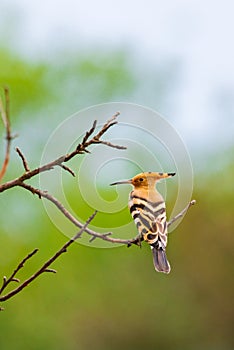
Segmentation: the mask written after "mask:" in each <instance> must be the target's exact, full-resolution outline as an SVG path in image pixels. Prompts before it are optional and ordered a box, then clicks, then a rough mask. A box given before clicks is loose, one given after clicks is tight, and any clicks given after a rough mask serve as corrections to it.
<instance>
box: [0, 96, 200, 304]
mask: <svg viewBox="0 0 234 350" xmlns="http://www.w3.org/2000/svg"><path fill="white" fill-rule="evenodd" d="M5 99H6V108H5V109H4V107H3V104H2V101H1V100H0V112H1V114H2V119H3V122H4V125H5V126H6V133H7V137H6V138H7V141H8V143H7V151H6V157H5V159H7V156H8V159H7V161H6V165H5V169H4V170H3V175H4V174H5V171H6V168H7V164H8V162H9V150H8V147H9V148H10V141H11V139H12V136H11V131H10V123H9V105H8V103H9V96H8V93H7V94H5ZM1 106H2V108H1ZM4 113H5V114H4ZM118 115H119V112H117V113H116V114H115V115H114V116H113V117H112V118H111V119H110V120H108V121H107V122H106V123H105V124H104V125H103V126H102V128H101V130H100V131H99V132H97V133H96V134H95V135H94V136H93V137H92V138H91V135H92V134H93V133H94V132H95V130H96V127H97V121H96V120H95V121H94V123H93V125H92V127H91V128H90V130H88V131H87V132H86V134H85V136H84V137H83V140H82V142H81V143H80V144H78V145H77V147H76V148H75V150H74V151H72V152H71V153H69V154H66V155H63V156H61V157H59V158H57V159H55V160H53V161H51V162H49V163H47V164H45V165H42V166H40V167H38V168H35V169H33V170H30V168H29V165H28V162H27V160H26V158H25V156H24V155H23V153H22V152H21V150H20V149H19V148H16V151H17V153H18V154H19V156H20V158H21V160H22V163H23V167H24V170H25V172H24V173H23V174H22V175H21V176H19V177H18V178H15V179H13V180H11V181H8V182H5V183H3V184H1V185H0V192H4V191H5V190H8V189H10V188H13V187H15V186H19V187H22V188H24V189H26V190H28V191H30V192H31V193H32V194H36V195H37V196H38V197H39V198H40V199H41V198H45V199H47V200H49V201H50V202H52V203H53V204H54V205H55V206H56V207H57V209H58V210H59V211H60V212H61V213H62V214H63V215H64V216H65V217H66V218H67V219H68V220H69V221H70V222H71V223H73V224H74V225H75V226H76V227H77V228H79V229H80V230H79V232H78V233H77V234H76V235H75V236H74V237H73V238H71V239H69V240H68V241H67V242H66V243H65V244H64V245H63V246H62V247H61V248H60V249H59V250H58V251H57V252H56V253H55V254H54V255H53V256H52V257H51V258H50V259H48V260H47V261H46V262H45V263H44V264H43V265H42V266H41V268H40V269H38V270H37V271H36V272H35V273H34V274H32V275H31V276H30V277H29V278H28V279H26V280H25V281H24V282H22V283H21V284H20V285H19V286H18V287H17V288H15V289H13V290H11V291H10V292H9V293H7V294H5V295H2V294H3V291H4V290H5V288H6V287H7V286H8V285H9V284H10V283H11V282H17V283H20V280H19V279H18V278H16V274H17V273H18V272H19V270H20V269H22V268H23V266H24V264H25V262H26V261H27V260H29V259H30V258H31V257H32V256H33V255H35V254H36V253H37V251H38V249H35V250H34V251H33V252H31V253H29V254H28V255H27V256H26V257H25V258H24V259H23V260H22V261H21V262H20V263H19V264H18V266H17V267H16V269H15V270H14V271H13V273H12V274H11V276H10V277H9V278H7V277H5V276H4V277H3V283H2V287H1V288H0V302H3V301H6V300H8V299H10V298H11V297H13V296H14V295H16V294H18V293H19V292H20V291H21V290H23V289H24V288H25V287H26V286H28V285H29V284H30V283H31V282H33V281H34V280H35V279H36V278H37V277H38V276H40V275H41V274H43V273H44V272H49V273H56V270H54V269H51V268H50V265H51V264H52V263H53V262H54V261H55V260H56V259H57V258H58V257H59V256H60V255H61V254H63V253H65V252H66V251H67V248H68V247H69V246H70V245H71V244H72V243H73V242H75V241H76V240H77V239H78V238H79V237H81V235H82V234H83V233H84V232H85V233H87V234H88V235H90V236H91V238H90V242H92V241H94V240H95V239H97V238H99V239H102V240H104V241H107V242H109V243H112V244H113V243H114V244H125V245H127V246H131V245H133V244H135V245H137V246H140V245H141V238H139V236H138V237H136V238H133V239H119V238H113V237H110V236H111V235H112V232H106V233H103V234H101V233H99V232H96V231H93V230H91V229H90V228H88V225H89V223H90V222H91V221H92V220H93V218H94V217H95V215H96V213H97V212H96V211H95V212H94V213H93V215H91V217H90V218H89V219H88V220H87V221H86V223H85V224H82V223H80V222H79V221H78V220H77V219H76V217H74V216H73V215H72V214H71V213H70V212H69V211H68V210H67V209H66V208H65V207H64V206H63V204H62V203H61V202H60V201H59V200H58V199H57V198H55V197H54V196H52V195H51V194H49V193H48V192H47V191H43V190H40V189H38V188H35V187H33V186H32V185H30V184H28V183H26V181H27V180H29V179H31V178H32V177H34V176H36V175H38V174H39V173H42V172H45V171H49V170H51V169H53V168H54V167H55V166H59V167H61V168H63V169H64V170H65V171H68V172H69V173H70V174H71V175H72V176H75V173H74V172H73V170H72V169H70V168H69V167H68V166H66V165H64V163H65V162H68V161H69V160H70V159H72V158H73V157H75V156H76V155H78V154H84V153H90V152H89V150H88V147H89V146H90V145H92V144H103V145H106V146H108V147H113V148H116V149H126V147H124V146H120V145H114V144H112V143H111V142H109V141H104V140H102V139H101V137H102V136H103V134H104V133H105V132H106V131H107V130H108V129H109V128H110V127H112V126H113V125H115V124H117V121H116V118H117V117H118ZM194 203H195V201H191V202H190V203H189V204H188V206H187V207H186V208H185V209H184V210H183V211H181V213H179V214H178V215H176V217H175V218H173V219H172V220H170V221H169V222H168V226H170V225H171V224H172V223H173V222H174V221H176V220H177V219H179V218H180V217H182V216H183V215H185V213H186V212H187V210H188V209H189V208H190V206H191V205H193V204H194ZM0 310H2V308H0Z"/></svg>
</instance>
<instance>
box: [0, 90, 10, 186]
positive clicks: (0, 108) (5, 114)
mask: <svg viewBox="0 0 234 350" xmlns="http://www.w3.org/2000/svg"><path fill="white" fill-rule="evenodd" d="M4 96H5V107H4V104H3V101H2V99H1V97H0V114H1V118H2V121H3V124H4V127H5V129H6V142H7V143H6V151H5V158H4V161H3V164H2V168H1V170H0V181H1V180H2V178H3V177H4V175H5V173H6V171H7V167H8V164H9V160H10V148H11V140H12V139H13V136H12V135H11V125H10V115H9V114H10V113H9V90H8V88H6V87H5V88H4Z"/></svg>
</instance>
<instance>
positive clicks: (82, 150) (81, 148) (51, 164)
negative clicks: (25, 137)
mask: <svg viewBox="0 0 234 350" xmlns="http://www.w3.org/2000/svg"><path fill="white" fill-rule="evenodd" d="M118 115H119V113H116V114H114V115H113V117H112V118H111V119H110V120H108V121H107V122H106V123H105V124H104V125H103V127H102V128H101V130H100V131H99V132H98V133H97V134H96V135H95V136H93V138H92V139H90V140H89V141H87V140H88V138H89V136H90V135H91V134H92V133H93V132H94V131H95V128H96V124H97V123H96V121H95V122H94V123H93V125H92V127H91V129H90V130H89V131H88V132H87V133H86V135H85V136H84V138H83V140H82V142H81V143H80V144H79V145H78V146H77V147H76V149H75V150H74V151H72V152H71V153H68V154H66V155H64V156H61V157H59V158H57V159H55V160H53V161H52V162H49V163H47V164H45V165H42V166H40V167H38V168H35V169H33V170H30V171H26V172H25V173H24V174H23V175H21V176H20V177H18V178H16V179H13V180H11V181H8V182H5V183H3V184H1V185H0V192H4V191H6V190H8V189H9V188H12V187H15V186H21V183H22V182H24V181H26V180H29V179H31V178H32V177H34V176H36V175H38V174H39V173H42V172H45V171H49V170H51V169H53V168H54V167H55V166H60V167H61V166H62V168H63V169H64V167H63V166H64V164H63V163H64V162H68V161H69V160H70V159H72V158H73V157H75V156H76V155H78V154H83V153H85V152H86V153H87V152H89V151H88V150H87V147H89V146H91V145H92V144H97V143H103V144H104V145H107V146H108V147H114V148H116V149H126V147H125V146H119V145H113V144H112V143H111V142H107V141H102V140H100V138H101V136H102V135H103V134H104V133H105V132H106V131H107V130H108V129H109V128H110V127H111V126H113V125H115V124H116V123H117V121H116V118H117V116H118ZM18 153H19V152H18ZM20 153H21V155H22V152H21V151H20ZM19 155H20V154H19ZM21 155H20V157H21V160H22V161H23V159H25V157H24V156H23V157H22V156H21ZM23 165H24V168H25V164H24V163H23ZM68 169H69V170H68ZM65 170H67V171H69V172H70V173H72V170H71V169H70V168H68V167H66V166H65Z"/></svg>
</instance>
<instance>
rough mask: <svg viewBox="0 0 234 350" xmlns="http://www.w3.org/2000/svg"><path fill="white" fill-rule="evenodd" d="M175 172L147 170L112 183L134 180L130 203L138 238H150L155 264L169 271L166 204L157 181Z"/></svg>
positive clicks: (146, 240)
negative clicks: (158, 188) (157, 187)
mask: <svg viewBox="0 0 234 350" xmlns="http://www.w3.org/2000/svg"><path fill="white" fill-rule="evenodd" d="M175 174H176V173H162V172H144V173H140V174H138V175H136V176H134V177H133V178H132V179H130V180H122V181H117V182H114V183H112V184H110V185H111V186H113V185H121V184H131V185H133V190H132V191H131V192H130V195H129V202H128V207H129V210H130V213H131V216H132V218H133V220H134V222H135V224H136V227H137V230H138V236H137V239H138V240H140V241H145V242H147V243H148V244H149V245H150V247H151V249H152V253H153V263H154V268H155V270H156V271H158V272H163V273H166V274H168V273H169V272H170V270H171V267H170V263H169V262H168V260H167V256H166V246H167V241H168V237H167V236H168V232H167V218H166V205H165V201H164V199H163V196H162V195H161V194H160V193H159V192H158V191H157V189H156V184H157V182H158V181H160V180H161V179H166V178H170V177H172V176H174V175H175Z"/></svg>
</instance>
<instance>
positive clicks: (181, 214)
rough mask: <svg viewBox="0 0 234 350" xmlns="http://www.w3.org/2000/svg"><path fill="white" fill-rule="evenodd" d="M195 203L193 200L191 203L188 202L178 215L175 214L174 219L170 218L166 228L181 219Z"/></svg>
mask: <svg viewBox="0 0 234 350" xmlns="http://www.w3.org/2000/svg"><path fill="white" fill-rule="evenodd" d="M195 203H196V201H195V199H193V200H191V202H189V204H188V205H187V206H186V207H185V208H184V209H183V210H182V211H181V212H180V213H179V214H177V215H176V216H175V217H174V218H172V219H171V220H170V221H168V223H167V227H169V226H171V225H172V224H173V223H174V222H175V221H176V220H178V219H179V218H182V217H183V216H184V215H185V214H186V213H187V211H188V210H189V208H190V207H191V206H192V205H194V204H195Z"/></svg>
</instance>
